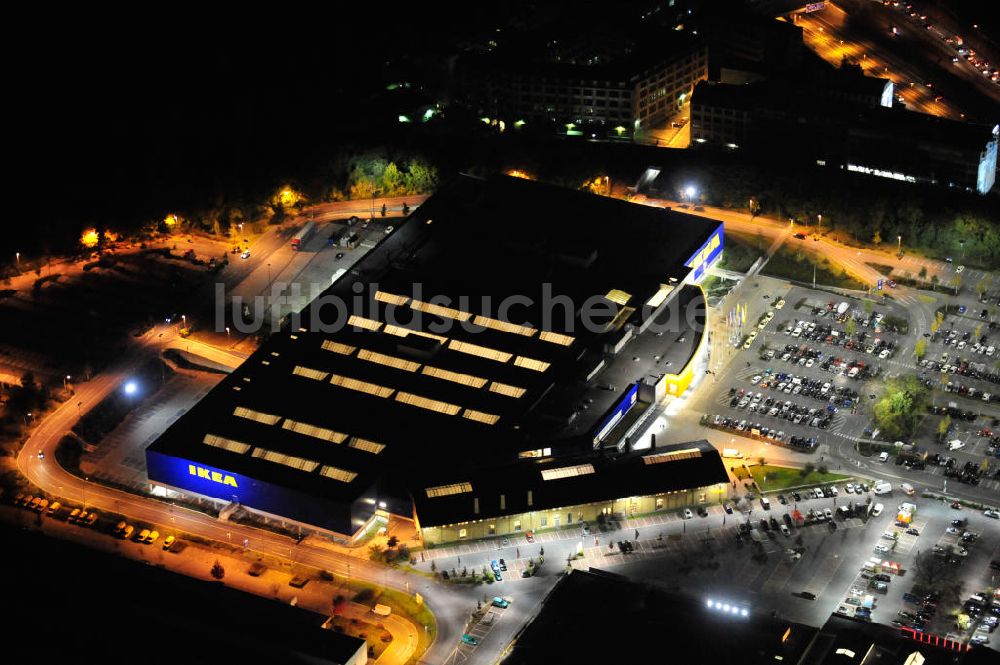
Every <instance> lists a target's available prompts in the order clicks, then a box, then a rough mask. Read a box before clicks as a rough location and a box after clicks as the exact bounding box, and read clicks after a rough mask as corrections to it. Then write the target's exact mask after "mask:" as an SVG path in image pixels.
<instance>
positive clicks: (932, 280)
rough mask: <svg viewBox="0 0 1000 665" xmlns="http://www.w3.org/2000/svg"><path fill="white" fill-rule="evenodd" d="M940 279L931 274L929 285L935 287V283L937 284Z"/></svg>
mask: <svg viewBox="0 0 1000 665" xmlns="http://www.w3.org/2000/svg"><path fill="white" fill-rule="evenodd" d="M940 281H941V279H940V278H939V277H938V276H937V275H931V285H932V286H934V287H935V288H936V287H937V285H938V283H939V282H940Z"/></svg>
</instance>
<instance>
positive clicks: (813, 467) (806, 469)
mask: <svg viewBox="0 0 1000 665" xmlns="http://www.w3.org/2000/svg"><path fill="white" fill-rule="evenodd" d="M815 470H816V465H815V464H813V463H812V462H806V464H805V466H803V467H802V471H800V472H799V473H800V474H802V475H803V476H808V475H809V474H810V473H812V472H813V471H815Z"/></svg>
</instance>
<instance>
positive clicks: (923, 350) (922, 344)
mask: <svg viewBox="0 0 1000 665" xmlns="http://www.w3.org/2000/svg"><path fill="white" fill-rule="evenodd" d="M926 354H927V339H926V338H924V337H921V338H920V339H918V340H917V343H916V344H914V345H913V357H914V358H916V359H917V360H921V359H922V358H923V357H924V356H925V355H926Z"/></svg>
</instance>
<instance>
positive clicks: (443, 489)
mask: <svg viewBox="0 0 1000 665" xmlns="http://www.w3.org/2000/svg"><path fill="white" fill-rule="evenodd" d="M424 491H425V492H427V498H429V499H436V498H438V497H442V496H452V495H454V494H468V493H469V492H471V491H472V483H455V484H453V485H438V486H437V487H428V488H427V489H426V490H424Z"/></svg>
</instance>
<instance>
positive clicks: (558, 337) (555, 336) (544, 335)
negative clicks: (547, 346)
mask: <svg viewBox="0 0 1000 665" xmlns="http://www.w3.org/2000/svg"><path fill="white" fill-rule="evenodd" d="M538 339H540V340H542V341H543V342H552V343H553V344H561V345H562V346H569V345H570V344H572V343H573V342H574V341H575V339H576V338H575V337H573V336H571V335H563V334H562V333H555V332H549V331H548V330H543V331H542V332H540V333H538Z"/></svg>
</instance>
